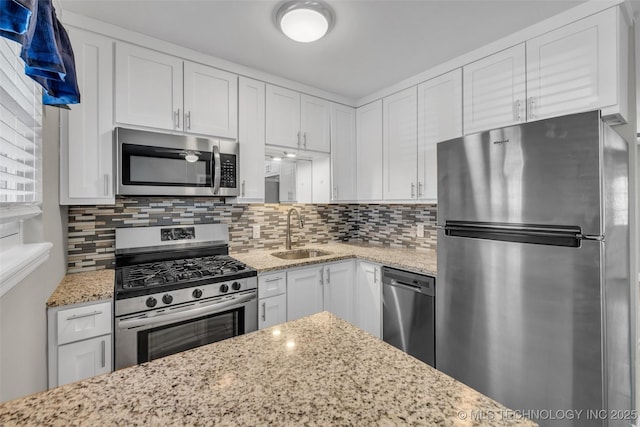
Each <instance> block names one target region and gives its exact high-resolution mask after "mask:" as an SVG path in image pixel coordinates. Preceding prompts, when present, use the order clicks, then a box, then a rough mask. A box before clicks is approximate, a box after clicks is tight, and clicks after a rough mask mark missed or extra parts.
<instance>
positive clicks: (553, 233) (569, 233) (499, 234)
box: [444, 221, 584, 248]
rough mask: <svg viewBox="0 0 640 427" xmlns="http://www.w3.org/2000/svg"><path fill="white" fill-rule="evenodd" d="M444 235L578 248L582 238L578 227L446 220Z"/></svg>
mask: <svg viewBox="0 0 640 427" xmlns="http://www.w3.org/2000/svg"><path fill="white" fill-rule="evenodd" d="M444 232H445V235H446V236H452V237H466V238H472V239H485V240H497V241H502V242H514V243H532V244H539V245H552V246H566V247H572V248H579V247H580V245H581V241H582V240H584V237H583V234H582V233H581V230H580V227H545V226H540V225H524V224H522V225H520V224H500V223H462V222H457V221H454V222H449V221H447V223H446V225H445V227H444Z"/></svg>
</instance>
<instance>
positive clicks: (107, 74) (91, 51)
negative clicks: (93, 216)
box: [60, 28, 115, 205]
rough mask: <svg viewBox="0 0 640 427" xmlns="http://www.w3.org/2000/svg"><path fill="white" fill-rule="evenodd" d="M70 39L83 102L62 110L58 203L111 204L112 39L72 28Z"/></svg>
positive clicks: (113, 199) (112, 196)
mask: <svg viewBox="0 0 640 427" xmlns="http://www.w3.org/2000/svg"><path fill="white" fill-rule="evenodd" d="M69 37H70V39H71V44H72V46H73V51H74V54H75V60H76V70H77V77H78V86H79V88H80V93H81V94H82V103H81V104H75V105H71V106H70V108H71V110H70V111H68V112H66V111H65V110H61V112H62V114H61V116H60V117H61V140H60V204H74V205H84V204H90V205H95V204H113V203H114V202H115V198H114V184H113V182H114V180H113V178H114V177H113V40H111V39H109V38H107V37H103V36H100V35H97V34H95V33H91V32H88V31H82V30H78V29H75V28H70V29H69Z"/></svg>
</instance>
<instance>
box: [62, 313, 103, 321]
mask: <svg viewBox="0 0 640 427" xmlns="http://www.w3.org/2000/svg"><path fill="white" fill-rule="evenodd" d="M98 314H102V311H94V312H92V313H85V314H74V315H73V316H69V317H67V320H76V319H82V318H83V317H91V316H97V315H98Z"/></svg>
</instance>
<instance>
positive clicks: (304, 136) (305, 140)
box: [303, 132, 307, 148]
mask: <svg viewBox="0 0 640 427" xmlns="http://www.w3.org/2000/svg"><path fill="white" fill-rule="evenodd" d="M303 138H304V144H303V145H304V148H307V133H306V132H305V133H304V135H303Z"/></svg>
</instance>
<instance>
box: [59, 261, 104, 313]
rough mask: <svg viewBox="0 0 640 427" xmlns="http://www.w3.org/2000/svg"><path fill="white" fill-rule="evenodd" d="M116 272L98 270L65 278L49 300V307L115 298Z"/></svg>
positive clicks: (68, 275) (69, 275) (73, 274)
mask: <svg viewBox="0 0 640 427" xmlns="http://www.w3.org/2000/svg"><path fill="white" fill-rule="evenodd" d="M114 280H115V270H96V271H87V272H83V273H72V274H67V275H66V276H64V278H63V279H62V281H61V282H60V284H59V285H58V287H57V288H56V290H55V291H53V294H51V296H50V297H49V299H48V300H47V307H59V306H63V305H71V304H78V303H81V302H90V301H99V300H103V299H110V298H113V285H114Z"/></svg>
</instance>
